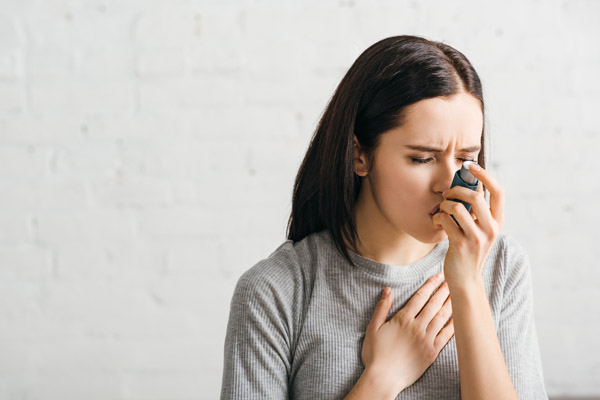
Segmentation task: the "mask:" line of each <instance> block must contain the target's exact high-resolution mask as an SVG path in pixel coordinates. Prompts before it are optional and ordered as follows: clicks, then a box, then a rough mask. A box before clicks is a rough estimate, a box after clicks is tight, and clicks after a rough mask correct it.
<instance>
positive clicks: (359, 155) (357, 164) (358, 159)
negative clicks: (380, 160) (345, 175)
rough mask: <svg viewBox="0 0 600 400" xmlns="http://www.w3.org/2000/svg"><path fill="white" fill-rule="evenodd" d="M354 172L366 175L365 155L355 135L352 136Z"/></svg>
mask: <svg viewBox="0 0 600 400" xmlns="http://www.w3.org/2000/svg"><path fill="white" fill-rule="evenodd" d="M354 173H355V174H356V175H358V176H367V173H368V169H367V162H366V157H365V155H364V153H363V151H362V149H361V147H360V144H359V143H358V139H357V138H356V136H354Z"/></svg>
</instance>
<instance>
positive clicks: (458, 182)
mask: <svg viewBox="0 0 600 400" xmlns="http://www.w3.org/2000/svg"><path fill="white" fill-rule="evenodd" d="M471 164H477V163H476V162H474V161H465V162H463V165H462V168H461V169H459V170H458V171H456V173H455V174H454V179H452V185H450V189H452V188H453V187H454V186H462V187H466V188H469V189H471V190H474V191H477V187H478V186H479V179H477V178H475V176H473V174H471V171H469V165H471ZM448 200H451V201H456V202H459V203H462V204H463V205H464V206H465V208H466V209H467V211H469V212H470V211H471V204H469V203H467V202H466V201H462V200H458V199H448ZM437 212H440V211H439V210H438V211H437ZM450 216H451V217H452V219H453V220H454V222H456V225H458V226H460V224H459V223H458V222H457V221H456V219H455V218H454V216H453V215H450Z"/></svg>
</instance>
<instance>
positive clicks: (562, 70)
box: [0, 0, 600, 400]
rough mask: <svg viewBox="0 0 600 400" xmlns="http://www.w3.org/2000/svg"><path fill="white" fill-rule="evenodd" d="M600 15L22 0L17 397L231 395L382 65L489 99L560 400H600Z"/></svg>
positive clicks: (418, 6)
mask: <svg viewBox="0 0 600 400" xmlns="http://www.w3.org/2000/svg"><path fill="white" fill-rule="evenodd" d="M599 15H600V1H596V0H587V1H586V0H571V1H557V0H547V1H501V2H500V1H498V2H494V3H492V2H480V1H475V0H472V1H462V2H449V1H442V0H440V1H420V2H417V1H413V2H407V1H397V0H396V1H358V0H339V1H317V0H314V1H301V2H300V1H297V2H285V1H282V0H272V1H259V0H255V1H250V0H248V1H242V0H240V1H223V0H214V1H200V2H194V1H183V0H179V1H175V0H171V1H163V2H160V1H148V0H127V1H124V0H120V1H116V0H107V1H96V0H93V1H67V0H65V1H59V0H52V1H50V0H48V1H41V0H40V1H35V0H1V1H0V398H1V399H46V400H52V399H56V400H59V399H60V400H64V399H87V400H94V399H102V400H106V399H115V400H117V399H118V400H130V399H131V400H132V399H140V400H141V399H148V400H150V399H152V400H154V399H171V400H173V399H181V400H183V399H214V398H217V397H218V396H219V390H220V383H221V372H222V371H221V369H222V362H223V361H222V352H223V342H224V335H225V329H226V323H227V317H228V312H229V301H230V299H231V295H232V292H233V288H234V285H235V283H236V281H237V278H238V277H239V276H240V275H241V274H242V273H243V272H244V271H245V270H247V269H248V268H250V267H251V266H252V265H254V264H255V263H256V262H257V261H258V260H260V259H261V258H265V257H267V256H268V255H269V254H270V253H271V252H272V251H273V250H275V248H276V247H277V246H279V245H280V244H281V242H283V240H285V226H286V222H287V217H288V213H289V211H290V204H291V192H292V184H293V180H294V177H295V174H296V172H297V169H298V167H299V164H300V161H301V160H302V157H303V155H304V153H305V151H306V149H307V145H308V143H309V140H310V138H311V136H312V133H313V131H314V129H315V126H316V123H317V121H318V119H319V117H320V115H321V112H322V111H323V109H324V108H325V106H326V104H327V102H328V100H329V98H330V96H331V95H332V93H333V91H334V89H335V87H336V85H337V84H338V83H339V81H340V80H341V78H342V77H343V75H344V73H345V72H346V70H347V69H348V68H349V67H350V65H351V64H352V63H353V62H354V60H355V59H356V58H357V57H358V55H359V54H360V53H361V52H362V51H364V50H365V49H366V48H367V47H369V46H370V45H371V44H373V43H374V42H376V41H378V40H380V39H383V38H385V37H388V36H392V35H399V34H415V35H420V36H424V37H426V38H428V39H432V40H437V41H443V42H445V43H448V44H450V45H452V46H454V47H456V48H457V49H458V50H460V51H461V52H463V53H464V54H466V55H467V57H468V58H469V59H470V60H471V62H472V63H473V65H474V66H475V68H476V69H477V71H478V72H479V75H480V77H481V79H482V82H483V88H484V96H485V100H486V108H487V112H488V113H487V118H486V121H487V124H488V134H489V136H488V138H489V141H488V143H489V146H488V148H487V157H488V169H489V170H490V171H492V172H493V173H494V174H495V176H496V178H497V179H498V180H499V181H500V182H501V183H502V184H503V186H504V187H505V189H506V191H507V204H506V225H505V227H504V232H505V233H508V234H511V235H513V236H514V237H515V238H516V239H517V240H518V241H519V242H520V243H521V245H522V246H523V247H524V248H525V249H526V250H527V252H528V254H529V256H530V259H531V262H532V273H533V280H534V296H535V313H536V314H535V317H536V322H537V328H538V335H539V340H540V347H541V353H542V359H543V365H544V374H545V378H546V384H547V388H548V392H549V394H550V395H553V396H555V395H600V361H599V360H598V356H599V355H600V341H599V340H598V338H599V337H600V317H599V316H600V265H599V262H598V259H599V258H600V245H599V244H598V240H599V238H598V232H599V229H598V228H599V225H600V208H599V207H598V197H599V196H600V179H599V178H598V172H600V158H599V157H598V151H599V149H600V122H599V118H598V117H599V115H598V114H599V113H600V75H599V72H600V44H599V42H598V38H600V24H598V23H597V21H598V16H599Z"/></svg>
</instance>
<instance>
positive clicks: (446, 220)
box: [433, 202, 467, 240]
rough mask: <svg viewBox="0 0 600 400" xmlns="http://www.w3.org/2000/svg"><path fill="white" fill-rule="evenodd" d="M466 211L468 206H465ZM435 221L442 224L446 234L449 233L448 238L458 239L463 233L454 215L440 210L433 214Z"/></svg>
mask: <svg viewBox="0 0 600 400" xmlns="http://www.w3.org/2000/svg"><path fill="white" fill-rule="evenodd" d="M442 204H443V202H442ZM440 207H441V205H440ZM463 208H464V207H463ZM440 210H441V208H440ZM465 211H467V209H466V208H465ZM433 223H434V224H436V225H441V226H442V228H443V229H444V231H445V232H446V234H447V235H448V238H449V239H451V240H456V239H458V238H459V237H460V236H462V235H463V233H462V231H461V229H460V228H459V226H458V225H456V222H454V220H453V219H452V217H451V216H450V215H449V214H448V213H446V212H439V213H437V214H435V215H434V216H433Z"/></svg>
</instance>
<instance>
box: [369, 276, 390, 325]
mask: <svg viewBox="0 0 600 400" xmlns="http://www.w3.org/2000/svg"><path fill="white" fill-rule="evenodd" d="M390 308H392V289H390V288H389V287H386V288H385V289H383V293H382V294H381V299H379V301H378V302H377V305H376V306H375V311H373V317H371V321H370V322H369V325H368V326H367V330H370V331H377V330H379V328H380V327H381V325H383V324H385V320H386V319H387V316H388V315H389V313H390Z"/></svg>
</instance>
